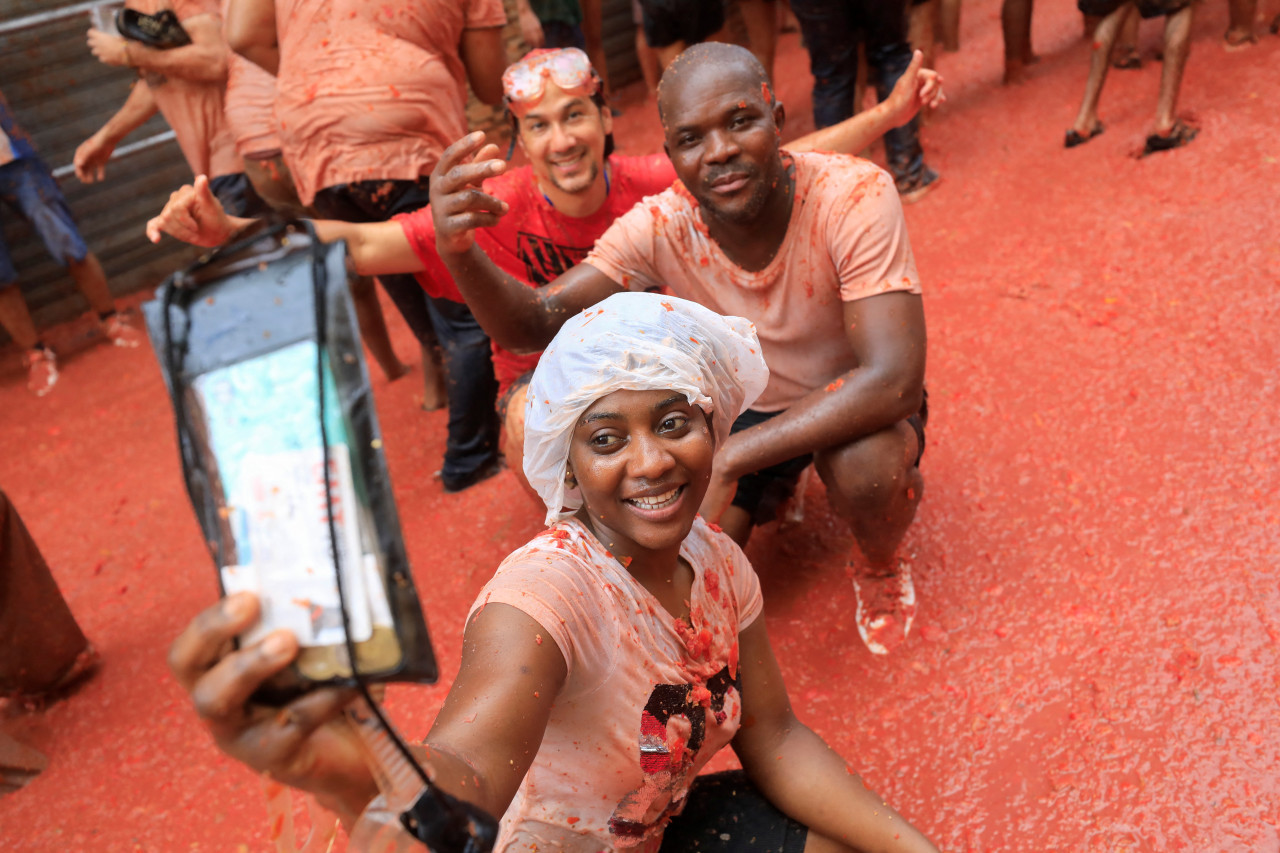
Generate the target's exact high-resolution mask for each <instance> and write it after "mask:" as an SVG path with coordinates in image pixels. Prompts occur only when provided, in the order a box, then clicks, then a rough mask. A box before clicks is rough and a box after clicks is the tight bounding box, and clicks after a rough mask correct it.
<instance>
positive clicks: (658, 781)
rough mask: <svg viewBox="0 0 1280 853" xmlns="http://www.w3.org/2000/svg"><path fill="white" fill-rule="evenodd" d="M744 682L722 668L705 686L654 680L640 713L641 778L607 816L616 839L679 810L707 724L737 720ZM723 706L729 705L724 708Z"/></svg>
mask: <svg viewBox="0 0 1280 853" xmlns="http://www.w3.org/2000/svg"><path fill="white" fill-rule="evenodd" d="M741 690H742V681H741V679H740V678H734V677H731V676H730V675H729V668H728V667H725V668H724V669H722V670H720V671H719V672H718V673H716V674H715V675H714V676H712V677H711V678H709V679H707V681H706V684H705V685H703V684H701V683H696V682H695V683H693V684H658V685H655V686H654V688H653V692H652V693H650V694H649V701H648V702H647V703H645V706H644V711H642V712H641V713H640V767H641V768H642V769H643V770H644V775H645V780H644V784H642V785H641V786H640V787H639V788H637V789H636V790H634V791H632V792H631V793H629V794H627V796H625V797H623V798H622V802H620V803H619V804H618V807H617V808H616V809H614V812H613V817H611V818H610V819H609V831H610V832H611V833H612V834H613V835H615V836H617V837H618V838H620V839H622V838H635V837H638V836H642V835H644V834H645V833H646V832H647V831H648V829H649V828H650V827H651V826H653V825H654V824H656V823H658V822H660V821H662V820H664V819H665V818H666V817H668V816H669V815H672V814H675V813H676V812H678V811H679V810H680V806H681V804H682V803H683V802H684V796H685V794H687V793H688V792H689V785H690V784H692V783H693V776H694V764H695V759H696V758H697V755H698V750H699V749H701V748H702V744H703V743H704V742H705V741H706V738H707V726H708V725H714V726H721V725H724V724H725V723H726V721H728V722H729V723H730V724H731V725H732V724H736V722H737V719H738V718H739V716H740V714H741V703H742V700H741V696H742V693H741ZM726 705H727V706H728V707H727V708H726Z"/></svg>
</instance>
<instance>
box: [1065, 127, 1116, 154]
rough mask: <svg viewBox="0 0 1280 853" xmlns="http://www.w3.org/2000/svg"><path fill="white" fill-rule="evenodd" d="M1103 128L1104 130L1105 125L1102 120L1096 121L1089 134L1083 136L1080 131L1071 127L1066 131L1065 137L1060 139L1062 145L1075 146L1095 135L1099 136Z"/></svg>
mask: <svg viewBox="0 0 1280 853" xmlns="http://www.w3.org/2000/svg"><path fill="white" fill-rule="evenodd" d="M1104 130H1106V127H1105V126H1104V125H1103V124H1102V122H1098V123H1097V124H1095V125H1094V126H1093V130H1091V131H1089V135H1088V136H1085V135H1084V134H1082V133H1081V132H1080V131H1078V130H1076V129H1075V128H1074V127H1073V128H1071V129H1070V130H1068V131H1067V135H1066V138H1065V139H1063V141H1062V147H1063V148H1075V147H1076V146H1077V145H1084V144H1085V143H1086V142H1088V141H1089V140H1090V139H1093V138H1094V137H1095V136H1100V135H1101V134H1102V131H1104Z"/></svg>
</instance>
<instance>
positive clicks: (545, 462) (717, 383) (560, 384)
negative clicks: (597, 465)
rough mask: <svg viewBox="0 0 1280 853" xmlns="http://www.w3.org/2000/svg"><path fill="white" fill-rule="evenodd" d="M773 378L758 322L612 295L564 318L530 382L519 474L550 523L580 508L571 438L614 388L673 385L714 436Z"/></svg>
mask: <svg viewBox="0 0 1280 853" xmlns="http://www.w3.org/2000/svg"><path fill="white" fill-rule="evenodd" d="M768 379H769V368H768V367H766V366H765V363H764V356H763V355H761V352H760V341H759V339H758V338H757V337H756V330H755V326H754V325H753V324H752V323H750V322H749V321H747V320H744V319H742V318H741V317H722V316H721V315H719V314H717V313H715V312H714V311H712V310H710V309H708V308H704V307H702V306H701V305H698V304H697V303H696V302H689V301H687V300H685V299H677V298H675V297H673V296H661V295H659V294H656V293H618V294H615V295H613V296H610V297H609V298H608V299H606V300H604V301H603V302H600V303H598V304H596V305H594V306H592V307H591V308H588V309H587V310H586V311H583V312H582V313H581V314H579V315H577V316H576V317H573V318H572V319H570V320H568V321H567V322H566V323H565V324H564V325H563V326H561V327H560V331H559V332H558V333H557V334H556V336H555V339H554V340H552V341H551V344H550V346H548V347H547V349H546V352H544V353H543V354H542V359H541V360H540V361H539V362H538V368H537V370H535V371H534V373H533V379H532V380H531V381H530V382H529V395H528V400H527V402H526V405H525V432H524V473H525V476H526V477H528V478H529V483H530V484H531V485H532V486H533V488H534V489H535V490H537V492H538V495H539V496H540V497H541V498H542V500H543V503H545V504H546V505H547V521H546V523H547V524H553V523H555V522H556V521H559V520H560V519H563V518H568V517H569V516H570V515H572V514H573V512H574V511H576V510H577V509H578V508H579V507H581V506H582V496H581V495H579V494H578V492H577V491H576V490H573V491H566V489H565V482H564V475H565V467H566V465H567V463H568V461H569V444H570V441H571V440H572V438H573V431H574V427H575V426H576V425H577V423H578V419H579V418H581V417H582V414H583V412H585V411H586V410H587V409H589V408H590V407H591V405H592V404H593V403H595V401H596V400H599V399H600V398H601V397H604V396H606V395H608V394H612V393H613V392H614V391H622V390H629V391H651V390H658V391H666V390H671V391H677V392H681V393H683V394H684V395H685V397H686V398H687V399H688V400H689V402H690V403H692V404H693V405H696V406H698V407H700V408H701V409H702V410H703V411H704V412H705V413H706V414H708V415H710V416H711V428H712V432H713V433H714V435H715V437H716V440H717V442H723V441H724V439H725V438H726V437H728V435H729V428H730V427H731V426H732V425H733V422H734V420H735V419H737V417H738V415H740V414H742V412H743V411H744V410H745V409H746V408H747V407H748V406H750V405H751V404H752V403H753V402H755V399H756V398H757V397H759V396H760V392H762V391H763V390H764V386H765V383H766V382H767V381H768Z"/></svg>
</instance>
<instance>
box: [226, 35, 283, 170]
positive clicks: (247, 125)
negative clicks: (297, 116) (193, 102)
mask: <svg viewBox="0 0 1280 853" xmlns="http://www.w3.org/2000/svg"><path fill="white" fill-rule="evenodd" d="M226 111H227V124H229V125H230V126H231V135H232V138H233V139H235V142H236V152H237V153H239V155H240V156H241V157H267V156H271V155H274V154H279V153H280V132H279V130H278V129H277V128H276V78H275V77H273V76H271V74H270V72H268V71H266V70H264V69H262V68H260V67H258V66H257V65H255V64H254V63H252V62H250V61H249V60H247V59H245V58H244V57H243V56H237V55H236V54H234V53H233V54H231V58H230V60H229V61H228V62H227V97H226Z"/></svg>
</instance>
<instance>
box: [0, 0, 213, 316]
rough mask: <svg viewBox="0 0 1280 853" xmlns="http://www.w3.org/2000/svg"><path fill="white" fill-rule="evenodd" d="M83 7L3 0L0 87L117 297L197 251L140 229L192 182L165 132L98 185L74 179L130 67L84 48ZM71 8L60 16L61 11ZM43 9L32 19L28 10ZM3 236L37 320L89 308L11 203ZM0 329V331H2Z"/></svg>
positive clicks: (146, 131) (152, 124) (116, 163)
mask: <svg viewBox="0 0 1280 853" xmlns="http://www.w3.org/2000/svg"><path fill="white" fill-rule="evenodd" d="M87 5H88V4H85V3H78V4H66V3H57V4H55V3H50V2H48V0H44V2H40V0H5V2H4V3H3V10H2V11H0V89H3V90H4V93H5V95H6V97H8V99H9V104H10V106H12V107H13V109H14V112H15V113H16V114H17V117H18V121H19V122H20V123H21V124H22V126H23V127H25V128H26V129H27V131H28V132H29V133H30V134H31V135H32V136H33V137H34V139H35V142H36V147H37V148H38V149H39V152H40V155H41V156H42V157H43V158H44V160H45V162H46V163H48V164H49V167H50V168H51V169H53V170H55V174H57V175H58V176H59V179H60V183H61V186H62V191H63V193H64V194H65V195H66V197H67V201H68V202H69V203H70V205H71V210H72V212H73V213H74V215H75V217H76V220H77V222H78V224H79V226H80V231H81V233H82V234H84V238H85V241H86V242H87V243H88V244H89V248H90V249H92V250H93V251H94V252H95V253H96V254H97V255H98V257H99V258H100V259H101V261H102V265H103V267H104V268H105V269H106V271H107V276H108V279H109V281H110V283H111V290H112V292H114V293H116V294H125V293H129V292H132V291H136V290H139V289H142V288H146V287H151V286H153V285H155V284H157V283H159V282H160V281H161V280H162V279H163V278H164V277H165V276H166V275H168V274H169V273H170V272H172V271H173V270H174V269H176V268H177V267H179V266H180V265H182V264H183V263H185V262H186V261H187V260H188V259H190V258H192V257H194V256H195V254H196V253H195V251H194V250H192V249H191V248H190V247H187V246H182V245H181V244H179V243H177V241H174V240H165V241H164V242H163V243H161V244H160V245H159V246H153V245H152V244H151V243H149V242H148V241H147V239H146V237H145V236H144V234H143V226H144V225H145V224H146V221H147V220H148V219H149V218H151V217H152V216H154V215H155V214H156V213H157V212H158V211H159V210H160V209H161V208H162V207H163V206H164V203H165V201H167V200H168V198H169V193H170V192H172V191H173V190H174V189H176V188H177V187H178V186H179V185H181V184H183V183H186V182H189V181H190V180H191V171H190V169H188V168H187V164H186V161H185V160H184V159H183V157H182V152H181V151H179V150H178V146H177V143H175V142H173V141H172V140H171V139H170V140H168V141H164V142H162V143H161V144H158V145H152V146H147V147H144V148H143V149H142V150H140V151H138V152H136V153H134V154H126V155H124V156H122V157H120V158H119V159H117V160H113V161H112V162H111V163H110V164H109V165H108V166H107V178H106V180H105V181H104V182H102V183H99V184H92V185H85V184H81V183H80V181H79V180H77V179H76V178H75V176H74V175H71V174H65V172H66V171H69V167H70V164H71V160H72V156H73V155H74V153H75V149H76V146H77V145H79V144H80V143H81V142H82V141H84V140H85V139H87V138H88V137H89V136H90V135H91V134H92V133H93V132H94V131H96V130H97V129H98V128H99V127H101V126H102V124H103V123H104V122H105V121H106V120H107V119H108V118H109V117H110V116H111V115H112V114H113V113H114V112H115V111H116V110H117V109H118V108H119V107H120V106H121V105H122V104H123V103H124V101H125V98H126V97H127V96H128V93H129V86H130V84H131V83H132V82H133V80H134V79H136V77H135V74H134V72H132V71H129V70H127V69H118V68H111V67H109V66H106V65H103V64H101V63H99V62H98V61H97V60H96V59H94V58H93V55H92V54H90V53H89V49H88V48H87V47H86V46H85V32H86V31H87V30H88V28H89V18H88V15H87V14H86V13H85V11H83V10H84V9H85V7H86V6H87ZM64 12H65V13H69V14H60V13H64ZM32 15H40V16H41V20H38V21H34V22H33V20H32V19H31V18H29V17H28V16H32ZM168 131H169V127H168V125H166V124H165V122H164V119H162V118H161V117H159V116H156V117H155V118H153V119H152V120H151V121H149V122H147V123H146V124H145V125H143V126H142V127H141V128H139V129H138V130H137V131H135V132H134V133H133V134H132V135H130V136H129V137H128V138H127V139H125V140H124V142H123V143H122V144H121V148H124V147H125V146H129V145H132V144H136V143H139V142H145V141H146V140H148V139H152V138H155V137H156V136H158V135H160V134H166V133H168ZM0 219H3V223H4V234H5V239H6V241H7V242H8V245H9V250H10V253H11V254H12V256H13V261H14V266H15V267H16V268H17V270H18V275H19V278H20V280H21V285H22V291H23V294H24V295H25V296H26V299H27V305H28V306H30V308H31V313H32V315H33V316H34V318H35V321H36V324H37V326H40V327H45V326H49V325H51V324H54V323H58V322H62V321H63V320H66V319H69V318H70V317H74V316H76V315H77V314H78V313H80V312H82V311H85V310H87V303H86V302H85V300H84V298H83V297H81V296H80V293H79V291H77V290H76V289H75V285H74V284H73V283H72V281H71V278H70V276H68V275H67V274H66V271H65V270H64V269H63V268H62V267H60V266H58V265H57V264H55V263H54V262H53V261H52V260H51V259H50V258H49V256H48V253H47V252H46V251H45V248H44V244H42V243H41V242H40V240H39V238H38V237H37V236H35V235H34V234H33V233H32V232H31V230H30V229H29V228H28V226H27V224H26V223H25V222H24V221H22V220H21V218H20V217H19V216H17V215H16V214H14V213H13V212H12V211H11V210H10V209H8V208H5V209H4V211H3V213H0ZM2 334H3V333H2V332H0V335H2Z"/></svg>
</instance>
